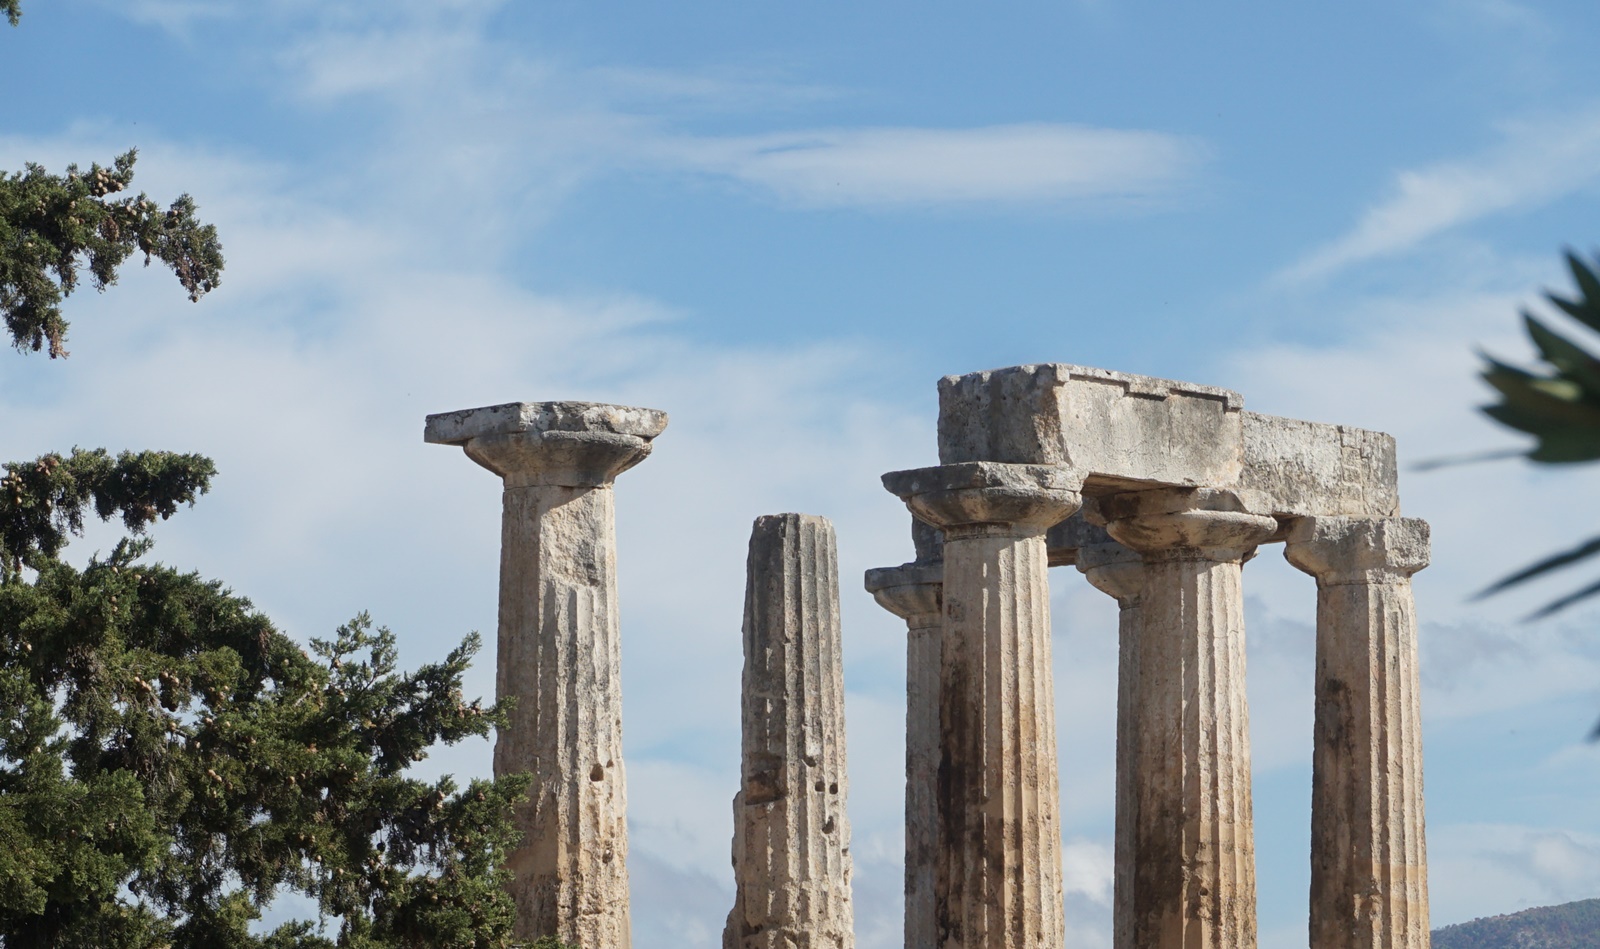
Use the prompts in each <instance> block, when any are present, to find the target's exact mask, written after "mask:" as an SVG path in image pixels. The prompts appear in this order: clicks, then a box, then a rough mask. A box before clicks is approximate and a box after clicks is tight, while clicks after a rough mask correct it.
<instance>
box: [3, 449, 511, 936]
mask: <svg viewBox="0 0 1600 949" xmlns="http://www.w3.org/2000/svg"><path fill="white" fill-rule="evenodd" d="M4 470H5V477H4V478H0V554H3V560H4V569H3V570H0V945H4V946H6V947H8V949H91V947H92V949H157V947H171V949H201V947H224V949H324V947H333V946H341V947H350V949H391V947H393V949H398V947H410V946H439V947H460V949H467V947H473V949H487V947H495V946H509V945H510V944H511V943H510V938H511V936H510V934H511V924H512V913H513V910H512V906H511V901H510V899H509V897H508V896H507V895H506V893H505V891H504V890H503V885H504V876H505V871H504V870H503V869H502V864H503V862H504V860H505V856H506V853H507V851H508V849H509V847H510V846H511V844H512V843H513V842H514V837H515V831H514V830H513V828H512V824H511V821H510V814H511V809H512V807H513V806H514V804H515V802H516V801H517V800H519V799H520V797H521V795H522V794H523V793H524V791H525V788H526V784H527V780H526V778H525V777H523V778H501V779H498V780H494V781H482V780H480V781H473V782H471V783H470V784H468V785H467V786H466V787H465V788H460V787H458V786H457V784H456V783H455V782H454V781H453V780H451V779H449V778H443V779H440V780H437V781H423V780H420V779H416V778H413V777H410V776H408V774H407V769H408V768H409V767H410V766H411V765H413V764H415V763H416V762H418V761H420V760H422V759H423V758H424V757H425V756H426V754H427V752H428V750H429V748H431V747H432V746H434V745H436V744H438V743H441V742H443V743H451V742H456V741H460V740H463V739H465V738H469V737H474V736H482V735H486V734H488V732H489V731H490V729H492V728H493V727H494V726H496V725H498V724H500V723H502V722H503V720H504V715H503V709H501V708H500V707H498V706H492V707H485V706H484V705H483V703H481V702H479V701H468V700H466V699H465V698H464V697H463V695H462V690H461V679H462V675H463V673H464V672H465V670H466V668H467V666H468V663H469V662H470V661H471V659H472V657H473V655H474V654H475V653H476V652H477V650H478V648H479V640H478V638H477V637H476V636H475V635H473V636H469V637H467V638H466V639H465V640H464V641H463V642H462V643H461V645H460V646H458V647H457V648H456V649H455V650H453V651H452V652H451V653H450V654H449V655H448V656H447V657H446V658H445V660H444V661H442V662H438V663H433V664H429V665H425V666H423V667H421V668H420V669H418V670H416V671H415V672H411V673H404V672H401V671H399V669H398V659H397V652H396V648H395V639H394V636H393V635H392V634H391V633H390V632H389V631H388V630H386V629H382V628H378V629H374V628H373V625H372V623H371V621H370V620H369V619H368V617H367V616H366V615H365V614H363V615H361V616H358V617H356V618H355V619H354V620H352V621H351V622H350V623H348V624H346V625H344V626H342V627H340V628H339V629H338V631H337V632H336V634H335V635H334V636H333V637H332V638H331V639H328V640H325V641H323V640H313V641H312V644H311V649H310V650H309V651H306V650H303V649H302V648H301V647H300V646H299V645H297V644H296V643H295V642H294V640H292V639H290V638H289V637H288V636H286V635H285V634H284V633H282V632H280V631H279V630H278V629H276V628H275V627H274V626H273V625H272V623H271V622H270V621H269V620H268V619H267V618H266V617H265V616H263V615H261V614H260V613H259V612H257V611H256V610H255V609H254V608H253V607H252V606H251V604H250V602H249V601H248V600H246V599H244V598H242V597H239V596H237V595H235V594H233V593H231V592H230V591H229V590H227V589H226V588H225V587H224V586H223V585H222V584H221V583H220V582H217V581H214V580H205V579H203V578H201V577H200V576H199V575H198V574H195V573H182V572H179V571H176V570H173V569H171V568H169V567H165V566H161V565H159V564H151V563H149V562H147V560H146V556H145V555H146V554H147V553H148V551H149V547H150V542H149V540H148V539H147V538H145V537H142V536H141V535H142V534H143V533H144V532H145V530H146V528H147V527H148V525H149V524H150V523H152V522H153V521H154V520H156V519H158V518H162V517H166V516H169V515H170V514H172V513H174V512H175V511H176V510H177V509H178V508H179V507H180V506H181V505H184V504H192V503H193V502H194V501H195V500H196V498H198V497H199V496H200V495H201V494H204V493H205V492H206V491H207V490H208V488H209V487H210V483H211V479H212V476H213V468H212V464H211V462H210V461H209V460H208V459H206V458H203V457H201V456H198V455H181V454H175V453H170V452H138V453H123V454H122V455H120V456H118V457H117V458H115V459H113V458H112V457H110V456H109V455H108V454H107V453H106V452H104V451H98V450H96V451H74V452H72V453H71V454H70V455H67V456H65V457H62V456H59V455H45V456H43V457H41V458H39V459H36V460H34V461H30V462H26V463H13V464H9V465H6V466H4ZM91 514H93V515H98V516H99V517H101V518H102V519H106V520H111V519H114V518H115V519H120V521H121V523H122V524H123V526H124V528H125V529H126V531H127V536H125V537H124V538H123V539H122V540H121V541H119V542H118V543H117V545H116V546H115V548H114V549H113V550H112V552H111V553H110V555H109V556H106V557H104V558H98V557H97V558H94V559H91V561H90V562H89V564H88V565H87V566H86V567H84V568H82V569H79V568H77V567H74V566H72V565H71V564H69V563H67V562H65V561H64V560H63V559H62V557H61V555H62V553H63V551H64V548H65V546H66V544H67V543H68V541H69V540H70V538H71V537H72V536H73V535H75V534H78V533H80V532H81V530H82V528H83V525H84V522H85V520H86V518H87V517H89V516H91ZM289 892H294V893H299V894H303V895H305V896H307V897H309V898H310V899H311V900H313V901H314V902H315V904H316V906H317V908H318V914H319V919H318V920H315V921H313V920H297V921H292V922H286V923H282V924H280V925H278V926H277V927H275V928H271V929H268V928H267V927H264V926H263V925H261V923H260V920H261V917H262V914H263V911H264V910H265V909H267V908H268V907H269V906H270V905H271V904H272V902H273V901H274V899H275V898H276V897H278V896H280V895H282V894H284V893H289Z"/></svg>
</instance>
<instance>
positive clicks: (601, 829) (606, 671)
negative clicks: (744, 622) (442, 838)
mask: <svg viewBox="0 0 1600 949" xmlns="http://www.w3.org/2000/svg"><path fill="white" fill-rule="evenodd" d="M666 421H667V420H666V414H665V413H663V412H658V411H656V410H653V409H636V408H631V407H627V406H610V405H596V404H592V403H581V402H546V403H511V404H508V405H502V406H491V407H489V408H484V409H473V410H468V411H466V412H455V413H447V414H445V415H438V416H430V417H429V419H428V429H427V434H426V436H425V437H426V438H427V440H429V441H434V442H443V443H445V444H458V445H461V446H462V448H463V449H465V451H466V454H467V456H468V457H470V458H471V459H472V460H473V461H476V462H477V463H478V464H480V465H482V466H484V467H485V468H488V469H489V470H490V471H493V472H494V473H496V474H498V475H500V476H501V479H502V481H503V483H504V487H505V493H504V495H503V499H502V509H501V510H502V514H501V533H500V610H499V612H500V622H499V638H498V651H497V657H496V659H497V670H496V691H497V694H498V695H499V696H500V697H502V698H511V699H513V700H514V703H515V704H514V705H513V707H512V709H511V712H510V716H509V719H510V720H509V722H508V723H507V725H506V727H505V728H502V729H500V731H499V733H498V736H497V739H496V742H495V749H494V771H495V774H496V775H505V774H513V773H517V772H532V774H533V783H532V785H531V786H530V788H529V791H528V800H527V801H525V802H524V803H523V804H522V805H521V806H520V807H519V808H518V810H517V813H516V822H517V824H518V826H519V828H520V829H521V830H522V831H523V836H522V839H521V841H520V842H519V843H518V845H517V846H516V847H515V848H514V849H513V850H512V851H511V854H510V857H509V859H508V861H507V866H508V868H509V869H510V870H511V873H512V879H511V882H510V884H509V888H510V892H511V895H512V898H513V900H514V901H515V903H516V910H517V920H516V927H515V932H516V936H517V938H518V939H519V940H526V941H529V942H531V941H533V940H535V939H538V938H540V937H543V936H556V937H558V938H559V939H561V940H562V941H564V942H569V943H575V944H577V945H581V946H584V947H586V949H587V947H591V946H594V947H599V946H606V947H615V949H627V947H628V946H629V945H630V932H629V911H628V870H627V856H628V834H627V787H626V780H625V775H624V769H623V764H622V680H621V637H620V631H619V627H618V623H617V554H616V531H615V511H614V507H613V500H612V497H613V492H612V483H613V479H614V478H615V477H616V476H617V475H618V474H619V473H621V472H622V471H625V470H627V469H628V468H631V467H632V466H634V465H636V464H638V463H639V462H640V461H642V460H643V459H644V458H645V457H646V456H647V455H648V454H649V452H650V442H651V440H652V439H654V437H655V436H656V435H657V434H659V433H660V432H661V430H662V429H663V428H665V426H666Z"/></svg>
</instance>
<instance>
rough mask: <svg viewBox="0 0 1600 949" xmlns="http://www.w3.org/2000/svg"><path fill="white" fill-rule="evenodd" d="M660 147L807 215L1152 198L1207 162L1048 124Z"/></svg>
mask: <svg viewBox="0 0 1600 949" xmlns="http://www.w3.org/2000/svg"><path fill="white" fill-rule="evenodd" d="M656 148H657V151H658V152H659V153H660V154H662V155H664V156H666V157H668V158H670V159H676V160H678V161H681V162H682V163H683V164H684V165H686V166H688V167H691V168H696V169H699V170H701V171H705V172H709V173H713V174H720V175H726V176H728V177H730V178H733V179H735V180H737V181H741V182H744V183H746V184H750V185H754V186H756V187H758V188H760V189H762V190H765V191H769V192H771V193H772V194H774V195H776V196H777V197H779V198H780V199H782V200H784V201H787V202H791V203H794V204H798V205H802V206H806V207H856V206H860V207H911V206H919V205H960V204H1001V205H1013V206H1020V205H1045V206H1050V205H1059V204H1062V203H1066V202H1084V201H1148V200H1150V199H1153V198H1158V197H1165V196H1169V195H1171V194H1173V193H1174V192H1175V191H1177V190H1179V189H1180V187H1181V186H1182V185H1183V184H1184V183H1186V182H1188V181H1189V180H1190V179H1191V178H1192V177H1193V176H1194V174H1195V172H1196V171H1197V169H1198V168H1199V166H1200V165H1201V164H1202V163H1203V162H1204V160H1205V157H1206V149H1205V147H1204V146H1203V145H1201V144H1200V143H1199V142H1197V141H1194V140H1191V139H1186V138H1181V137H1178V136H1173V135H1167V134H1163V133H1159V132H1150V131H1139V130H1124V129H1105V128H1092V127H1087V126H1077V125H1058V124H1047V123H1035V124H1026V125H997V126H989V127H984V128H967V129H931V128H855V129H849V128H838V129H821V130H813V131H796V132H778V133H772V134H767V135H754V136H738V137H727V138H709V137H707V138H669V139H667V140H665V141H663V142H661V143H659V144H658V145H657V146H656Z"/></svg>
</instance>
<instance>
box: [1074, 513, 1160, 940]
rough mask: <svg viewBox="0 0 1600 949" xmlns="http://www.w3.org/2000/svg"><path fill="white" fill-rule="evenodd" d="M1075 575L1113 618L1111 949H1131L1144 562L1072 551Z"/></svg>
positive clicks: (1113, 547) (1109, 552)
mask: <svg viewBox="0 0 1600 949" xmlns="http://www.w3.org/2000/svg"><path fill="white" fill-rule="evenodd" d="M1076 562H1077V567H1078V570H1079V571H1081V572H1082V573H1083V575H1084V576H1085V577H1087V578H1088V580H1089V582H1090V583H1091V584H1093V585H1094V587H1095V589H1097V590H1099V591H1100V592H1102V593H1105V594H1107V595H1109V596H1111V597H1114V598H1115V599H1116V601H1117V606H1118V607H1119V612H1118V618H1117V793H1116V828H1115V831H1114V845H1113V848H1112V849H1113V854H1114V857H1113V877H1112V898H1111V905H1112V927H1111V929H1112V938H1111V945H1112V947H1113V949H1136V945H1135V943H1134V941H1133V914H1134V899H1133V884H1134V872H1133V868H1134V845H1135V840H1136V836H1135V831H1136V828H1137V827H1138V824H1139V810H1138V808H1139V771H1138V768H1139V749H1138V744H1137V743H1138V736H1139V733H1140V732H1141V731H1142V730H1143V728H1142V727H1141V724H1140V722H1139V717H1140V716H1141V715H1142V714H1143V713H1144V711H1145V709H1146V707H1147V706H1146V705H1145V704H1144V702H1143V697H1142V696H1141V694H1140V680H1139V630H1140V624H1139V619H1140V615H1139V604H1140V602H1141V601H1142V600H1143V598H1144V561H1143V560H1142V559H1141V558H1140V556H1139V554H1138V553H1137V552H1136V551H1134V550H1131V549H1129V548H1127V547H1124V546H1123V545H1121V544H1118V543H1116V542H1111V543H1104V544H1095V545H1093V546H1088V547H1080V548H1078V549H1077V561H1076Z"/></svg>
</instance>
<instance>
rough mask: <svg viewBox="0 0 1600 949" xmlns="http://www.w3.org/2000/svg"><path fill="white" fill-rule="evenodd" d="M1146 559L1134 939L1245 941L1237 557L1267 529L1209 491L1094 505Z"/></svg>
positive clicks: (1241, 945)
mask: <svg viewBox="0 0 1600 949" xmlns="http://www.w3.org/2000/svg"><path fill="white" fill-rule="evenodd" d="M1100 511H1101V513H1102V515H1103V516H1104V517H1105V519H1106V521H1107V528H1108V529H1109V530H1110V533H1111V536H1112V537H1114V538H1116V539H1117V540H1118V541H1120V542H1122V543H1123V544H1126V545H1127V546H1129V547H1132V548H1133V549H1134V550H1137V551H1139V552H1140V553H1141V554H1142V555H1143V556H1144V565H1145V583H1144V595H1143V598H1142V599H1141V601H1140V606H1139V613H1140V619H1139V623H1140V627H1141V629H1140V631H1139V635H1138V648H1137V659H1136V661H1135V664H1136V666H1137V669H1138V677H1139V693H1140V694H1139V697H1138V699H1137V700H1136V701H1137V704H1138V705H1140V706H1142V709H1141V712H1140V714H1139V715H1138V717H1137V719H1138V725H1137V727H1136V733H1135V734H1134V735H1133V736H1132V739H1131V741H1132V744H1133V746H1134V749H1135V752H1136V754H1137V756H1138V763H1137V765H1136V767H1135V768H1134V769H1133V770H1134V772H1135V773H1136V774H1137V775H1138V779H1137V783H1138V793H1137V801H1136V804H1135V813H1136V815H1137V821H1136V829H1135V830H1134V842H1133V845H1132V849H1133V860H1134V867H1135V870H1134V877H1133V880H1132V890H1133V921H1132V930H1133V932H1132V940H1133V945H1134V946H1137V947H1139V949H1254V947H1255V945H1256V877H1255V835H1254V826H1253V819H1252V816H1251V800H1250V720H1249V712H1248V710H1247V702H1246V696H1245V638H1244V602H1243V597H1242V595H1241V591H1240V565H1241V564H1242V563H1243V561H1244V559H1245V558H1246V557H1247V556H1249V555H1250V554H1251V553H1252V552H1253V551H1254V549H1255V547H1256V545H1257V544H1259V543H1261V542H1262V541H1264V540H1266V539H1268V538H1269V537H1271V536H1272V535H1273V534H1274V533H1275V532H1276V531H1277V527H1278V525H1277V521H1275V520H1274V519H1273V518H1271V517H1265V516H1259V515H1255V514H1250V513H1248V512H1246V511H1243V510H1240V505H1239V503H1238V500H1237V498H1235V497H1234V496H1233V495H1232V494H1230V493H1228V492H1224V491H1214V490H1208V489H1193V488H1191V489H1158V490H1152V491H1141V492H1134V493H1128V494H1119V495H1113V496H1111V497H1108V498H1103V499H1101V501H1100Z"/></svg>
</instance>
